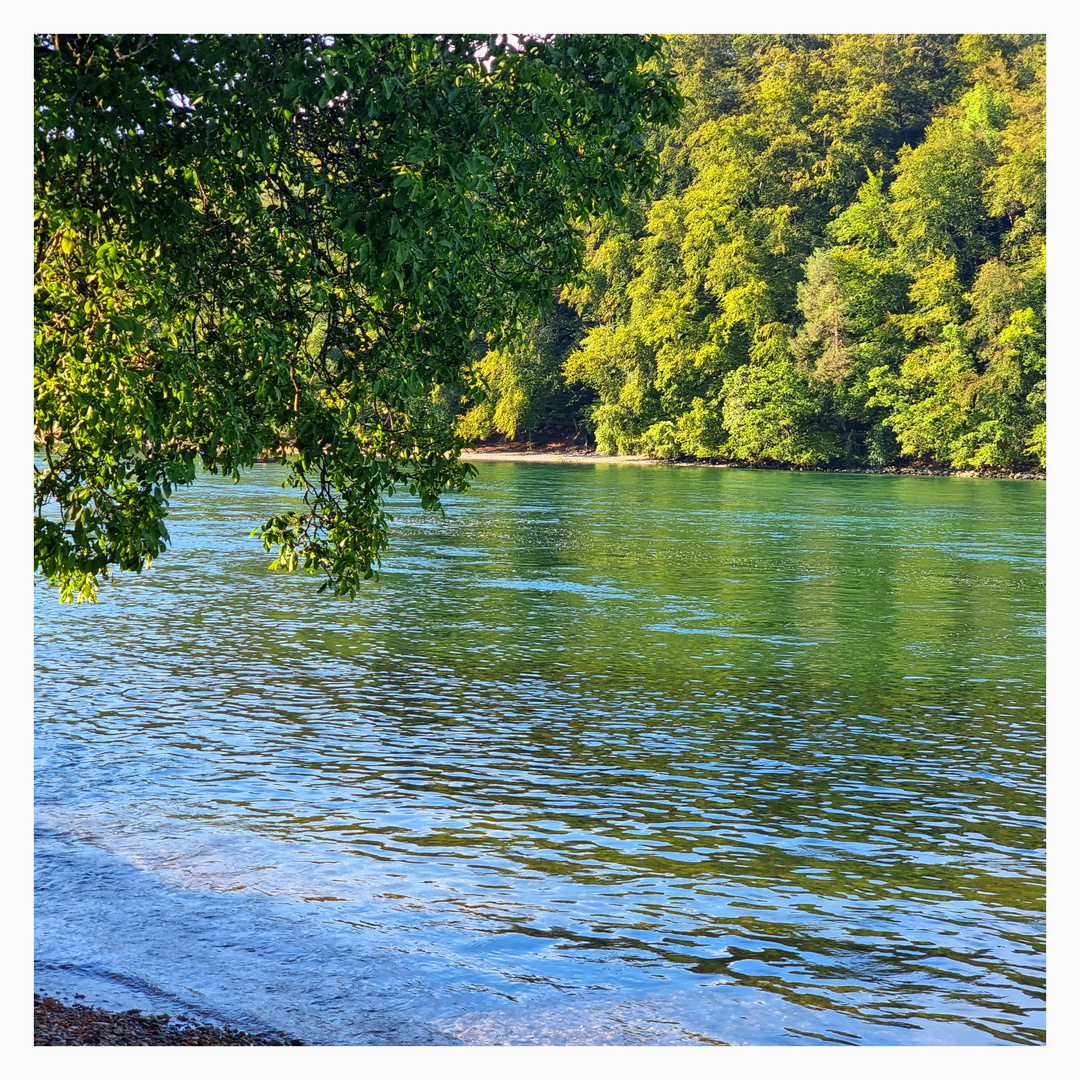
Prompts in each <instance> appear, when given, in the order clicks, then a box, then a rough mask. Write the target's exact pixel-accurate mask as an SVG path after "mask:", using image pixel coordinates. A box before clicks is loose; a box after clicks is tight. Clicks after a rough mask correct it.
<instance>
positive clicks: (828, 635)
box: [35, 462, 1045, 1045]
mask: <svg viewBox="0 0 1080 1080" xmlns="http://www.w3.org/2000/svg"><path fill="white" fill-rule="evenodd" d="M479 468H480V476H479V479H478V480H477V481H476V483H475V486H474V490H473V492H472V493H470V494H468V495H465V496H453V497H451V498H448V499H447V500H446V505H447V513H446V516H445V517H444V518H439V517H436V516H432V515H425V514H422V513H421V512H420V511H419V510H416V509H413V508H411V507H410V506H409V505H408V504H407V503H405V502H402V503H400V505H399V506H398V508H397V510H396V513H397V522H396V525H395V528H394V534H393V541H392V548H391V551H390V552H389V554H388V556H387V558H386V560H385V562H384V565H383V575H382V578H381V580H380V581H379V582H377V583H374V584H372V585H371V587H370V588H367V589H365V591H364V592H363V593H362V594H361V595H360V596H359V597H358V598H357V599H356V600H355V601H351V602H350V601H345V600H338V599H334V598H328V597H327V596H326V594H322V595H316V588H317V586H318V582H317V580H313V579H310V578H307V577H303V576H291V577H288V576H278V575H270V574H268V573H266V571H265V565H266V563H267V561H268V557H267V556H266V555H265V554H264V553H263V552H262V551H261V549H260V548H259V546H258V544H257V542H256V541H254V540H251V539H249V537H248V535H247V534H248V532H249V531H250V529H251V528H252V527H253V526H254V525H256V524H257V523H258V522H259V521H260V520H263V519H265V517H267V516H268V515H269V514H271V513H273V512H276V511H277V510H278V509H279V508H281V507H282V506H283V505H287V504H288V502H289V500H291V499H294V498H295V497H296V496H295V494H294V493H292V492H289V491H283V490H281V488H280V487H279V484H280V481H281V478H282V476H283V473H284V471H283V470H282V469H280V468H279V467H278V466H275V465H266V466H260V467H257V468H256V469H255V470H254V471H253V472H252V473H251V474H249V475H248V476H247V477H245V479H244V480H243V481H242V482H241V483H240V484H239V485H233V484H232V483H230V482H227V481H223V480H221V479H220V478H213V477H202V478H200V479H199V481H198V482H197V483H196V485H195V486H194V488H192V489H190V490H188V491H186V492H184V493H183V494H182V495H181V496H180V497H179V498H178V499H177V500H176V502H175V504H174V510H173V513H172V516H171V517H170V531H171V533H172V538H173V547H172V549H171V550H170V551H169V553H168V554H167V555H165V556H164V557H163V558H162V560H161V561H160V563H159V564H158V565H157V566H155V567H154V568H153V569H152V570H151V571H149V572H147V573H144V574H142V575H139V576H136V575H125V576H123V577H121V578H120V579H118V580H117V581H116V583H115V584H113V585H109V586H106V587H105V588H104V589H103V590H102V594H101V597H102V598H101V602H100V603H99V604H98V605H97V606H96V607H90V606H83V607H81V608H73V607H63V608H62V607H60V606H59V605H58V604H57V602H56V599H55V597H54V596H53V595H52V594H51V593H50V592H49V590H48V588H47V587H46V586H45V585H44V584H43V583H42V582H40V581H39V582H38V583H37V585H36V588H37V606H36V625H35V662H36V684H35V709H36V718H37V726H36V743H35V752H36V792H35V800H36V819H37V830H36V836H37V841H36V842H37V847H36V914H35V938H36V969H35V988H40V989H42V990H43V991H45V992H46V993H51V994H53V995H54V996H58V997H63V998H65V999H68V1000H70V998H71V997H72V995H74V994H76V993H81V994H84V995H85V998H86V1001H87V1002H88V1003H91V1004H101V1005H104V1006H106V1007H112V1008H130V1007H140V1008H144V1009H148V1010H151V1011H155V1012H169V1013H171V1014H174V1015H175V1014H177V1013H186V1014H187V1015H190V1016H192V1017H193V1018H196V1019H207V1020H213V1021H216V1022H227V1023H231V1024H235V1025H237V1026H240V1027H245V1028H247V1029H248V1030H261V1029H274V1030H281V1031H285V1032H287V1033H288V1034H290V1035H292V1036H294V1037H296V1038H300V1039H303V1040H305V1041H306V1042H321V1043H338V1044H354V1043H356V1044H360V1043H365V1044H372V1043H409V1044H433V1045H439V1044H455V1043H461V1042H466V1043H522V1044H524V1043H621V1044H625V1043H665V1044H667V1043H670V1044H676V1043H698V1044H711V1043H750V1044H759V1045H766V1044H767V1045H778V1044H780V1045H788V1044H810V1043H813V1044H821V1043H856V1044H857V1043H862V1044H868V1045H883V1044H888V1045H906V1044H979V1043H982V1044H991V1043H997V1044H1001V1043H1004V1042H1014V1043H1037V1042H1041V1041H1043V1039H1044V1030H1043V1029H1044V1023H1043V1001H1044V997H1043V991H1044V963H1043V949H1044V938H1045V926H1044V910H1045V908H1044V865H1045V863H1044V850H1043V848H1044V842H1045V840H1044V838H1045V831H1044V768H1045V755H1044V747H1045V739H1044V719H1045V716H1044V705H1045V700H1044V696H1045V678H1044V627H1045V531H1044V522H1045V518H1044V508H1045V503H1044V500H1045V488H1044V486H1043V485H1041V484H1020V483H1015V482H1010V481H1007V480H986V479H982V480H969V479H958V478H948V477H907V476H882V475H866V474H826V473H787V472H746V471H737V470H692V469H678V468H672V467H667V466H654V467H651V468H649V469H641V468H634V467H632V466H630V467H626V466H619V465H608V464H582V465H579V466H577V467H576V468H573V469H568V468H565V467H559V466H557V465H547V464H539V463H524V464H522V463H509V462H503V463H488V462H482V463H481V464H480V466H479Z"/></svg>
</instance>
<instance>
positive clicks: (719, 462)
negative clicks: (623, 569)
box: [255, 439, 1046, 480]
mask: <svg viewBox="0 0 1080 1080" xmlns="http://www.w3.org/2000/svg"><path fill="white" fill-rule="evenodd" d="M292 454H293V451H292V450H291V448H288V449H284V450H279V451H266V452H265V453H263V454H261V455H260V456H259V457H257V458H256V459H255V461H256V463H257V464H261V465H268V464H274V463H276V462H279V461H281V460H282V459H283V458H284V459H288V458H289V457H291V456H292ZM461 460H462V461H470V462H476V461H514V462H529V461H531V462H537V463H543V464H547V465H562V464H571V465H594V464H595V465H674V466H700V467H702V468H708V469H762V470H768V471H778V470H779V471H783V472H834V473H882V474H885V475H889V476H955V477H959V478H963V479H973V478H976V479H989V480H1045V479H1046V470H1045V469H1036V468H1027V469H996V468H992V467H989V466H982V467H980V468H976V469H954V468H951V467H950V466H948V465H940V464H934V463H927V462H920V461H915V462H910V463H908V464H906V465H882V466H874V465H853V464H838V465H797V464H790V463H787V462H772V461H760V462H750V461H730V460H725V459H722V458H688V457H681V458H661V457H649V456H647V455H644V454H604V453H601V452H600V451H599V450H597V449H596V448H595V447H590V446H588V445H587V444H583V443H581V442H580V441H578V440H576V439H568V440H554V441H545V440H531V439H516V440H513V441H500V442H488V443H486V444H480V445H478V446H474V447H471V448H469V449H466V450H462V451H461Z"/></svg>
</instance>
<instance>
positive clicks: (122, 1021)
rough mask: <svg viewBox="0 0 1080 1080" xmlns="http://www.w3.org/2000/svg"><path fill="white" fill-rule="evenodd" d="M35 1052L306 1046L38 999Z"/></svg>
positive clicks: (164, 1017)
mask: <svg viewBox="0 0 1080 1080" xmlns="http://www.w3.org/2000/svg"><path fill="white" fill-rule="evenodd" d="M34 1045H35V1046H302V1045H304V1044H303V1043H302V1042H301V1041H300V1040H299V1039H290V1038H289V1037H288V1036H286V1035H282V1034H280V1033H275V1032H262V1033H260V1034H257V1035H252V1034H249V1033H248V1032H245V1031H237V1030H236V1028H232V1027H227V1026H226V1027H223V1028H219V1027H212V1026H211V1025H209V1024H195V1023H191V1022H187V1021H185V1020H184V1018H183V1017H175V1018H174V1017H170V1016H169V1015H168V1014H166V1013H159V1014H157V1015H150V1014H147V1013H141V1012H139V1011H138V1010H137V1009H131V1010H129V1011H128V1012H122V1013H113V1012H106V1011H105V1010H104V1009H95V1008H93V1007H91V1006H89V1005H78V1004H76V1005H65V1004H63V1002H60V1001H57V1000H56V998H51V997H42V996H41V995H39V994H35V995H34Z"/></svg>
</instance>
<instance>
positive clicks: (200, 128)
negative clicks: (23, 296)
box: [34, 35, 680, 599]
mask: <svg viewBox="0 0 1080 1080" xmlns="http://www.w3.org/2000/svg"><path fill="white" fill-rule="evenodd" d="M659 49H660V42H659V41H658V40H656V39H650V38H642V37H635V36H609V35H602V36H584V37H582V36H574V35H568V36H555V37H553V38H550V39H544V40H536V39H530V38H524V39H520V40H519V41H513V42H510V43H508V42H507V41H506V40H505V39H502V38H487V39H485V38H470V37H445V38H432V37H414V36H404V35H402V36H349V37H338V38H327V37H322V36H318V35H308V36H277V37H250V36H239V37H231V36H201V35H199V36H183V35H172V36H170V35H164V36H158V35H150V36H137V35H127V36H125V35H120V36H107V35H56V36H50V35H40V36H38V37H37V38H36V40H35V97H34V108H35V174H34V185H35V186H34V192H35V210H34V242H35V260H34V289H35V292H34V299H35V305H34V310H35V329H36V338H35V345H36V350H35V382H36V398H35V441H36V442H37V444H38V445H39V446H40V448H41V450H42V453H43V456H44V464H43V465H42V466H40V467H37V468H36V469H35V494H36V504H37V516H36V519H35V563H36V566H37V567H40V568H41V569H42V570H43V571H44V573H45V574H46V575H48V577H49V579H50V580H51V581H52V582H54V583H56V584H57V585H58V586H59V588H60V592H61V596H62V597H64V598H66V599H72V598H79V599H81V598H84V597H92V596H94V595H95V590H96V585H97V582H98V580H99V579H100V578H101V577H103V576H107V575H108V573H109V572H110V570H111V569H115V568H120V569H134V570H138V569H141V568H142V567H143V566H144V565H148V564H149V562H150V561H151V560H152V559H154V558H155V557H156V556H157V555H158V554H159V553H160V552H162V551H164V549H165V541H166V540H167V531H166V527H165V517H166V512H167V509H168V503H169V498H170V495H171V494H172V492H173V490H174V489H175V488H176V487H177V486H178V485H183V484H186V483H189V482H191V481H192V479H193V478H194V475H195V471H196V466H197V465H198V464H199V463H200V462H201V464H202V465H203V467H205V468H208V469H209V470H211V471H218V470H220V471H222V472H224V473H226V474H231V475H237V474H238V472H239V470H241V469H243V468H245V467H247V466H249V465H251V464H252V462H253V461H254V460H255V458H256V457H257V456H258V455H260V454H261V453H262V452H264V451H266V450H267V449H274V448H279V447H282V446H285V445H289V446H290V447H291V449H292V450H293V451H294V453H295V456H293V457H291V458H290V459H289V467H290V469H291V474H290V476H291V483H292V484H293V485H295V486H297V487H299V488H301V489H302V490H303V495H304V499H303V508H302V510H300V511H288V512H285V513H282V514H281V515H279V516H276V517H274V518H272V519H271V520H270V521H268V522H266V523H265V524H264V525H263V526H262V528H261V530H260V532H261V535H262V537H263V540H264V542H265V544H266V547H267V550H275V551H276V561H275V565H277V566H281V567H286V568H293V567H295V566H297V565H298V564H300V565H305V566H307V567H308V568H309V569H311V570H313V571H316V570H317V571H322V572H324V573H325V575H326V582H325V585H328V586H330V587H331V588H333V589H334V590H335V591H336V592H338V593H345V594H351V593H353V592H354V591H355V589H356V587H357V584H358V582H359V581H360V580H361V579H362V578H364V577H366V576H370V573H371V569H372V566H373V564H374V563H375V562H376V561H377V559H378V554H379V551H380V550H381V549H382V548H383V547H384V546H385V543H386V530H387V515H386V511H385V509H384V505H383V497H384V496H385V495H386V494H388V493H392V492H393V491H394V489H395V488H407V489H408V490H409V491H411V492H413V493H414V494H416V495H418V496H419V497H420V499H421V500H422V502H423V504H424V505H425V506H427V507H436V506H437V505H438V498H439V494H440V492H442V491H444V490H446V489H447V488H460V487H462V486H463V485H464V484H465V483H466V482H467V478H468V476H469V475H470V467H469V466H468V465H466V464H464V463H462V462H461V461H460V460H459V458H458V450H459V449H460V448H461V446H462V438H461V437H460V436H459V435H458V434H456V433H455V431H454V424H453V407H456V405H457V403H458V402H459V401H460V398H461V394H462V393H463V392H467V391H468V390H469V387H468V385H467V383H468V379H469V378H470V376H469V367H470V364H471V362H472V361H473V360H474V358H475V357H476V355H477V342H480V343H484V342H488V343H490V345H491V347H492V348H494V349H497V348H499V347H500V343H501V342H502V341H504V340H505V339H507V337H508V335H510V334H511V333H512V331H513V329H514V328H515V327H516V326H519V325H523V324H527V323H528V322H529V320H530V319H533V318H534V317H535V316H536V315H537V313H538V312H539V311H541V310H542V309H543V308H544V307H545V305H546V306H550V305H551V299H552V296H553V295H554V293H555V292H556V291H557V290H558V289H559V288H560V287H562V286H564V285H565V284H566V283H567V282H568V281H571V280H574V279H575V278H576V277H577V276H578V275H579V272H580V270H581V267H582V257H583V252H584V241H583V236H582V228H581V226H580V224H579V223H580V222H583V221H586V220H590V219H598V220H619V219H620V217H622V216H625V210H626V205H627V200H628V199H630V198H640V197H642V196H643V194H644V193H645V192H646V191H647V190H648V184H649V182H650V180H651V178H652V165H653V156H652V155H651V154H650V152H649V151H648V150H647V148H645V147H644V145H643V135H642V133H643V130H644V127H645V125H656V124H661V125H662V124H665V123H667V124H670V123H672V122H674V120H675V118H676V116H677V113H678V108H679V104H680V102H679V98H678V95H677V93H676V91H675V88H674V85H673V83H672V81H671V79H670V78H669V77H668V76H666V75H664V74H663V73H662V72H660V70H659V69H658V67H657V64H656V57H657V55H658V52H659ZM482 347H483V346H482V345H481V351H482ZM455 395H456V399H455ZM447 400H449V401H450V404H451V408H450V410H449V419H448V418H447V415H446V407H445V406H446V402H447ZM504 411H505V410H504Z"/></svg>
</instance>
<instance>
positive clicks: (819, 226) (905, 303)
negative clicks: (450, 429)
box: [433, 34, 1046, 469]
mask: <svg viewBox="0 0 1080 1080" xmlns="http://www.w3.org/2000/svg"><path fill="white" fill-rule="evenodd" d="M667 48H668V55H667V57H666V61H667V62H668V63H669V64H670V65H671V68H672V70H673V71H674V74H675V76H676V83H677V86H678V89H679V91H680V93H681V95H682V97H683V99H684V104H683V107H682V111H681V116H680V122H679V124H678V126H677V127H671V126H667V127H662V126H659V125H657V126H653V127H651V128H650V129H649V130H648V132H647V134H646V136H645V139H646V142H647V146H648V148H649V149H650V150H651V151H652V152H653V153H654V154H655V155H656V160H657V162H658V167H659V179H658V182H657V184H656V186H655V188H654V189H653V191H652V192H651V194H650V195H648V196H646V197H643V198H640V199H639V200H638V201H637V202H636V203H635V205H634V207H633V213H632V214H630V215H628V216H626V217H625V218H623V219H622V220H619V221H613V220H612V219H610V218H599V217H598V218H596V219H593V220H590V222H589V223H588V226H587V231H586V256H585V273H584V275H582V276H581V277H580V278H579V280H577V281H576V282H575V283H573V284H571V285H567V286H564V287H563V288H561V289H560V290H558V291H557V292H556V293H555V294H553V297H552V300H553V303H552V304H551V305H550V307H549V310H548V311H547V312H546V313H545V314H544V315H542V316H541V317H540V318H538V319H537V320H535V321H534V322H533V323H532V325H531V327H530V328H529V329H528V332H527V333H526V334H524V335H523V336H522V337H521V339H520V340H519V341H517V342H516V343H513V344H509V343H505V342H504V343H502V344H501V345H499V346H498V347H494V346H492V347H489V348H487V350H486V352H484V353H483V355H482V356H480V358H479V359H478V360H477V361H476V363H475V367H474V370H473V372H472V376H473V378H472V379H471V385H472V386H473V387H474V389H473V390H472V392H471V393H470V392H469V391H465V392H462V391H463V389H464V386H465V385H468V383H466V384H463V385H462V386H442V387H440V388H438V389H437V390H436V391H435V392H434V393H433V400H434V406H435V409H436V410H437V411H442V412H443V413H444V415H446V416H447V418H448V419H449V420H453V418H454V416H456V417H457V425H458V432H459V434H460V435H461V436H462V437H463V438H464V439H466V440H470V441H474V442H479V441H483V440H498V439H499V438H506V439H515V438H522V437H528V436H530V435H531V434H533V433H536V432H540V431H544V430H551V429H560V428H561V429H563V430H570V429H573V430H574V431H575V432H581V433H582V434H583V435H584V437H585V438H587V439H588V441H589V443H590V444H592V445H595V447H596V449H597V450H598V451H600V452H601V453H608V454H616V453H618V454H638V455H647V456H652V457H659V458H665V459H725V460H729V461H734V462H747V463H761V464H776V465H789V466H829V465H832V466H837V465H844V466H859V465H861V466H866V467H884V466H888V465H895V464H898V463H899V464H917V463H923V464H935V465H942V466H950V467H952V468H965V469H972V468H974V469H979V468H984V467H985V468H1015V467H1021V466H1022V467H1026V468H1032V467H1043V468H1044V467H1045V465H1046V422H1045V402H1046V358H1045V352H1046V350H1045V326H1046V301H1045V281H1046V180H1045V164H1046V149H1045V100H1046V99H1045V71H1046V68H1045V62H1046V59H1045V58H1046V45H1045V38H1044V37H1043V36H1042V35H1033V34H1030V35H1023V34H1006V35H917V34H909V35H861V34H832V35H749V36H746V35H709V36H703V35H692V36H686V35H684V36H674V37H671V38H669V39H667ZM476 387H479V389H478V390H477V389H475V388H476Z"/></svg>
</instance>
